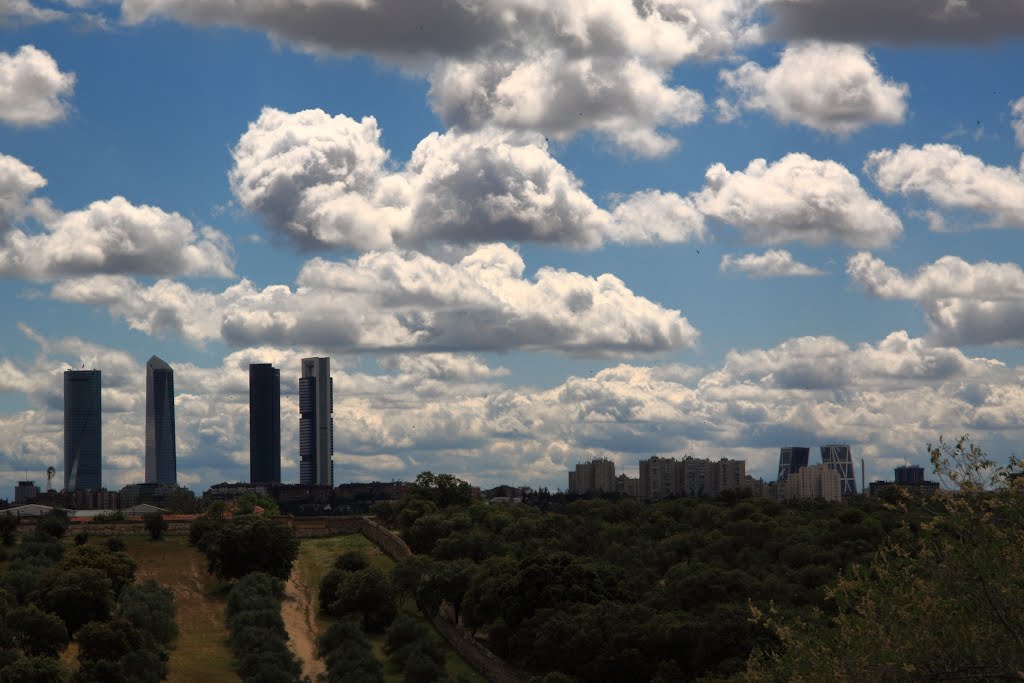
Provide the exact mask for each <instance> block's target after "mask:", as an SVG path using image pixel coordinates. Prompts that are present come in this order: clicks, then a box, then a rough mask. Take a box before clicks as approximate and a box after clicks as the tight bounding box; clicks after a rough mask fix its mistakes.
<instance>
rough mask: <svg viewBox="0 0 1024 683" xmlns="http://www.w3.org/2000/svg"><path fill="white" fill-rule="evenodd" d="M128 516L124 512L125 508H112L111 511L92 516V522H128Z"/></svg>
mask: <svg viewBox="0 0 1024 683" xmlns="http://www.w3.org/2000/svg"><path fill="white" fill-rule="evenodd" d="M127 521H128V517H127V516H126V515H125V514H124V510H111V511H110V512H101V513H100V514H98V515H96V516H95V517H93V518H92V522H91V523H92V524H120V523H123V522H127Z"/></svg>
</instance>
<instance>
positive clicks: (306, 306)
mask: <svg viewBox="0 0 1024 683" xmlns="http://www.w3.org/2000/svg"><path fill="white" fill-rule="evenodd" d="M524 270H525V264H524V263H523V260H522V258H521V257H520V256H519V254H518V253H517V252H515V251H514V250H512V249H510V248H509V247H507V246H506V245H504V244H492V245H485V246H482V247H479V248H477V249H476V250H475V251H472V252H470V253H469V254H467V255H466V256H464V257H463V258H462V259H461V260H459V261H458V262H456V263H451V264H449V263H445V262H442V261H438V260H435V259H433V258H431V257H429V256H426V255H423V254H419V253H415V252H408V253H399V252H394V251H388V252H370V253H368V254H365V255H363V256H361V257H360V258H359V259H357V260H351V261H345V262H341V263H338V262H331V261H326V260H323V259H319V258H317V259H313V260H312V261H309V262H308V263H307V264H306V265H305V266H304V267H303V269H302V271H301V272H300V274H299V277H298V287H296V288H295V289H294V290H293V289H292V288H290V287H288V286H285V285H272V286H269V287H266V288H264V289H262V290H257V289H256V288H254V287H253V286H252V284H251V283H250V282H248V281H247V280H243V281H241V282H239V283H238V284H236V285H233V286H231V287H229V288H227V289H226V290H224V291H223V292H220V293H211V292H203V291H196V290H193V289H191V288H189V287H188V286H186V285H184V284H181V283H178V282H173V281H170V280H161V281H159V282H157V283H156V284H154V285H152V286H150V287H146V286H144V285H141V284H140V283H138V282H136V281H134V280H132V279H130V278H127V277H120V276H94V277H92V278H83V279H78V280H68V281H63V282H59V283H57V284H56V285H54V287H53V290H52V295H53V296H54V297H55V298H57V299H59V300H62V301H70V302H77V303H84V304H92V305H101V306H107V307H109V308H110V311H111V313H112V314H113V315H115V316H117V317H121V318H124V319H125V320H126V321H127V322H128V324H129V325H130V326H131V327H132V328H133V329H137V330H141V331H143V332H145V333H146V334H151V335H169V336H178V335H180V336H183V337H184V338H185V339H187V340H189V341H190V342H193V343H197V344H202V343H203V342H206V341H208V340H211V339H223V340H224V341H226V342H227V343H229V344H232V345H234V346H237V347H245V346H252V345H259V344H271V345H279V346H282V345H296V344H303V345H311V346H315V347H322V348H324V349H328V350H331V351H334V352H366V351H402V350H420V351H450V350H495V351H502V350H509V349H528V350H544V349H547V350H557V351H562V352H565V353H569V354H575V355H590V356H594V355H596V356H600V355H607V354H627V355H629V354H637V353H651V352H657V351H663V350H669V349H676V348H685V347H692V346H694V345H695V344H696V342H697V338H698V332H697V331H696V330H695V329H694V328H693V326H692V325H691V324H690V323H689V322H688V321H687V320H686V318H684V317H683V316H682V315H681V314H680V312H678V311H673V310H669V309H666V308H663V307H662V306H659V305H658V304H655V303H653V302H651V301H649V300H647V299H644V298H642V297H639V296H637V295H636V294H634V293H633V292H632V291H630V290H629V289H628V288H627V287H626V286H625V284H624V283H623V282H622V281H621V280H619V279H618V278H616V277H614V276H612V275H607V274H606V275H601V276H599V277H596V278H594V277H588V276H584V275H580V274H578V273H572V272H567V271H564V270H558V269H554V268H541V269H540V270H539V271H537V274H536V275H535V277H534V278H533V279H532V280H528V279H526V278H524V277H523V273H524Z"/></svg>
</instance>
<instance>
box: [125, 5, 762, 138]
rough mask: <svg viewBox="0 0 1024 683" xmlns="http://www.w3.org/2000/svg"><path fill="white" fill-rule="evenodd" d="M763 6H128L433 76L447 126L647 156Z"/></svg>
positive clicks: (131, 14) (129, 10)
mask: <svg viewBox="0 0 1024 683" xmlns="http://www.w3.org/2000/svg"><path fill="white" fill-rule="evenodd" d="M756 5H757V0H720V1H718V2H714V3H708V2H706V1H705V0H673V1H672V2H664V1H662V0H658V1H657V2H649V3H628V2H608V1H607V0H586V1H585V2H574V3H536V2H524V1H523V0H486V1H484V0H468V1H465V2H446V1H444V0H424V1H422V2H417V3H415V7H410V5H409V3H407V2H402V1H401V0H379V1H377V2H372V3H365V2H317V3H308V2H304V1H302V0H268V1H267V2H259V3H238V2H234V1H233V0H210V1H207V2H202V3H195V2H189V1H187V0H123V3H122V10H123V18H124V20H125V21H126V22H128V23H140V22H142V21H145V20H147V19H150V18H153V17H169V18H173V19H176V20H179V21H183V22H189V23H193V24H198V25H203V26H211V25H228V26H241V27H245V28H253V29H257V30H262V31H266V32H267V33H268V34H269V35H271V36H272V37H274V38H276V39H283V40H285V41H288V42H291V43H292V44H295V45H297V46H299V47H300V49H307V50H312V51H316V52H332V53H337V54H346V55H347V54H354V53H363V54H369V55H371V56H373V57H375V58H377V59H379V60H382V61H384V62H385V63H388V64H391V65H394V66H397V67H399V68H400V69H402V70H404V71H406V72H411V73H415V74H418V75H421V76H423V77H425V78H426V79H427V80H428V81H429V83H430V102H431V104H432V106H433V108H434V111H435V112H436V113H437V114H438V115H439V116H440V117H441V119H442V120H443V121H444V122H445V124H447V125H449V126H458V127H459V128H461V129H471V130H476V129H485V128H490V127H494V126H498V127H502V128H505V129H509V130H516V131H534V132H540V133H543V134H544V135H547V136H549V137H552V138H557V139H567V138H569V137H571V136H573V135H575V134H577V133H579V132H580V131H583V130H594V131H597V132H598V134H600V135H602V136H604V137H607V138H608V139H610V140H612V141H613V142H614V143H615V144H617V145H620V146H622V147H624V148H626V149H629V150H631V151H633V152H634V153H636V154H639V155H642V156H658V155H662V154H665V153H667V152H669V151H671V150H672V149H674V148H675V146H676V144H677V143H676V141H675V140H674V139H673V138H672V137H671V134H670V130H671V128H673V127H675V126H679V125H685V124H689V123H693V122H695V121H697V120H699V118H700V117H701V114H702V111H703V106H704V103H703V98H702V96H701V95H700V94H699V93H698V92H695V91H693V90H691V89H688V88H686V87H685V86H682V85H678V84H676V83H674V82H673V74H672V72H673V69H674V67H676V66H677V65H678V64H680V63H681V62H683V61H685V60H690V59H709V58H715V57H721V56H724V55H728V54H730V53H731V52H732V50H733V49H734V48H735V47H737V46H743V45H751V44H755V43H757V42H758V41H759V39H760V32H759V27H758V26H757V25H756V24H755V23H754V21H753V13H754V11H755V9H756Z"/></svg>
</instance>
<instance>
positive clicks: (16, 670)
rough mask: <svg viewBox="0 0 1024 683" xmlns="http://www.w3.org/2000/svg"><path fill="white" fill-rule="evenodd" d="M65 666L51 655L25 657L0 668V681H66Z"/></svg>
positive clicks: (3, 682)
mask: <svg viewBox="0 0 1024 683" xmlns="http://www.w3.org/2000/svg"><path fill="white" fill-rule="evenodd" d="M65 675H66V674H65V671H64V667H62V666H61V665H60V662H58V661H57V660H56V659H51V658H50V657H23V658H22V659H18V660H16V661H15V662H13V663H12V664H8V665H7V666H5V667H4V668H3V669H0V683H64V679H65Z"/></svg>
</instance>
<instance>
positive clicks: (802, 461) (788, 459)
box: [776, 446, 811, 481]
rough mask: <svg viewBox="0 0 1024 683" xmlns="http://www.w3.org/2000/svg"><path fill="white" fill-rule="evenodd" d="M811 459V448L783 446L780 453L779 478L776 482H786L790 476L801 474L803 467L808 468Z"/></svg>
mask: <svg viewBox="0 0 1024 683" xmlns="http://www.w3.org/2000/svg"><path fill="white" fill-rule="evenodd" d="M810 459H811V449H810V448H804V447H803V446H783V447H782V450H780V451H779V476H778V478H777V479H776V481H785V480H786V479H787V478H788V477H789V475H791V474H796V473H797V472H799V471H800V468H801V467H807V463H808V462H810Z"/></svg>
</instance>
